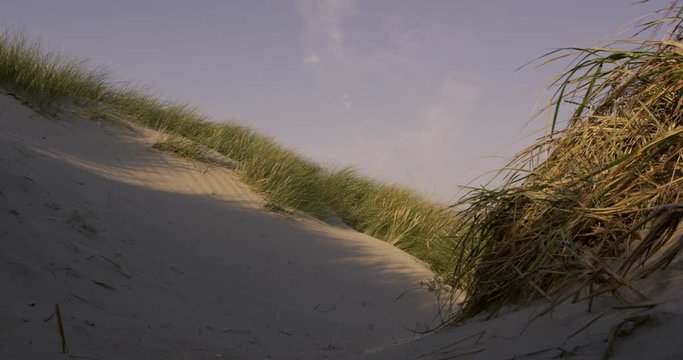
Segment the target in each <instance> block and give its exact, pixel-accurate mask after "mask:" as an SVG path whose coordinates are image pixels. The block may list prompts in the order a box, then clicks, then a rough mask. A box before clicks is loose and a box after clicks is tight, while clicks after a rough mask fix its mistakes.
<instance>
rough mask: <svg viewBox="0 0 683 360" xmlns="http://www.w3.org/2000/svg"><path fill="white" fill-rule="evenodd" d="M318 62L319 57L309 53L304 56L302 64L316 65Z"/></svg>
mask: <svg viewBox="0 0 683 360" xmlns="http://www.w3.org/2000/svg"><path fill="white" fill-rule="evenodd" d="M319 62H320V56H318V55H317V54H315V53H310V54H308V55H306V56H304V63H306V64H317V63H319Z"/></svg>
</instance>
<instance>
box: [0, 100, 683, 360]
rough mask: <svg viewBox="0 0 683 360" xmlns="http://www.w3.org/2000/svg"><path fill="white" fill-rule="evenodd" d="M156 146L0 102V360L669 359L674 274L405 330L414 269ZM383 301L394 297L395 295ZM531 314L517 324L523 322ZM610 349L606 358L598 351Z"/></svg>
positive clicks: (127, 131)
mask: <svg viewBox="0 0 683 360" xmlns="http://www.w3.org/2000/svg"><path fill="white" fill-rule="evenodd" d="M162 138H163V137H162V135H160V134H158V133H155V132H153V131H150V130H145V129H142V128H138V127H130V126H128V127H126V126H121V124H117V123H98V122H93V121H88V120H84V119H82V118H79V117H78V116H76V115H74V114H70V113H69V112H64V113H63V114H61V115H60V116H59V117H58V119H48V118H46V117H44V116H41V115H39V114H37V113H35V112H34V111H32V110H31V109H29V108H27V107H26V106H24V105H22V104H21V103H20V102H19V101H17V100H16V99H14V98H12V97H10V96H7V95H0V239H1V240H2V242H1V243H2V249H1V250H0V276H1V277H0V359H63V358H65V357H64V356H63V355H61V354H60V348H59V335H58V331H57V325H56V322H55V318H54V317H53V316H52V313H53V309H54V305H55V303H59V304H60V306H61V308H62V311H63V312H64V318H65V323H66V329H65V330H66V336H67V340H68V345H69V347H70V349H71V353H72V356H69V357H66V358H72V359H221V358H223V359H326V358H329V359H365V358H369V359H430V360H436V359H444V360H445V359H560V358H570V359H603V358H605V354H609V355H610V356H609V357H608V358H611V359H683V341H680V338H681V337H680V334H681V331H683V286H682V284H683V263H682V262H681V261H680V260H679V261H677V262H675V263H673V264H672V265H671V266H670V267H669V269H668V270H667V271H666V272H659V273H657V274H655V275H654V276H653V277H652V278H649V279H646V280H644V281H641V282H640V284H638V286H639V287H640V289H641V290H642V291H643V292H644V293H645V294H646V295H647V296H648V298H647V299H645V300H639V301H637V302H636V303H634V305H636V306H635V307H630V308H623V307H622V308H619V306H621V305H622V304H619V303H617V302H616V301H615V300H614V299H613V298H611V297H608V296H605V297H603V298H600V299H598V301H596V302H595V303H594V304H593V309H592V312H588V311H587V306H586V305H587V304H586V303H580V304H562V305H560V306H558V307H557V308H556V309H555V310H554V311H553V312H551V313H550V314H549V315H546V316H543V317H540V318H535V315H537V314H538V313H539V312H541V311H543V310H544V309H546V306H547V304H544V303H542V302H539V303H538V304H533V305H531V306H525V307H522V308H513V307H511V308H509V309H505V310H503V311H501V312H500V313H499V314H497V316H496V317H492V318H491V319H487V317H486V316H487V315H486V314H485V315H482V316H480V317H478V318H475V319H471V320H469V321H467V322H466V323H464V324H462V325H461V326H458V327H455V328H450V329H447V330H445V331H442V332H439V333H433V334H429V335H427V336H422V337H417V336H415V335H414V334H413V333H411V332H410V331H409V329H410V328H413V327H414V326H415V325H416V324H418V323H428V322H430V321H432V319H433V317H434V315H435V313H436V308H437V304H436V302H435V300H434V297H433V296H432V295H431V294H429V293H427V292H426V291H425V290H423V289H421V288H420V287H419V285H418V284H419V282H420V281H421V280H427V279H429V278H430V277H431V273H430V272H429V271H428V270H427V269H426V268H425V267H424V266H423V265H422V264H420V263H419V262H417V261H416V260H415V259H413V258H412V257H410V256H408V255H406V254H405V253H403V252H401V251H399V250H397V249H395V248H393V247H392V246H390V245H387V244H385V243H383V242H381V241H379V240H376V239H373V238H371V237H368V236H365V235H362V234H358V233H356V232H354V231H352V230H350V229H345V228H343V227H334V226H330V225H326V224H322V223H320V222H317V221H314V220H310V219H304V218H300V217H295V216H285V215H281V214H276V213H269V212H266V211H264V210H263V209H262V207H261V204H262V203H263V199H261V198H260V197H259V196H258V195H257V194H254V193H253V192H252V191H251V190H249V188H248V187H247V186H245V185H244V184H242V183H241V182H240V181H239V180H237V178H236V177H235V174H234V173H233V172H232V171H231V170H229V169H226V168H221V167H210V166H206V165H203V164H197V163H193V162H189V161H186V160H183V159H179V158H177V157H175V156H174V155H171V154H168V153H163V152H159V151H157V150H154V149H152V145H153V144H154V143H155V142H156V141H159V140H161V139H162ZM397 298H398V300H397ZM532 319H533V321H531V320H532ZM608 349H611V350H608Z"/></svg>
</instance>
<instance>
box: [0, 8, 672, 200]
mask: <svg viewBox="0 0 683 360" xmlns="http://www.w3.org/2000/svg"><path fill="white" fill-rule="evenodd" d="M634 2H635V1H633V0H516V1H512V0H459V1H456V0H452V1H446V0H419V1H418V0H413V1H408V0H395V1H390V0H365V1H364V0H319V1H314V0H301V1H299V0H293V1H290V0H243V1H189V0H187V1H180V0H136V1H127V0H119V1H97V0H62V1H54V0H16V1H4V2H3V3H2V4H0V24H3V25H5V26H8V27H10V28H11V29H17V28H19V29H23V30H24V31H25V32H26V33H27V34H29V35H31V36H37V37H40V38H41V39H42V41H43V42H44V43H45V44H46V45H47V46H49V47H50V48H51V49H59V50H62V51H65V52H68V53H70V54H74V55H78V56H81V57H85V58H88V59H90V60H91V62H92V64H93V65H98V64H105V65H107V66H108V67H109V68H110V69H112V70H113V71H114V72H115V75H116V77H117V78H120V79H130V80H133V81H135V82H138V83H144V84H149V85H150V86H151V87H152V89H154V91H155V92H156V93H158V94H161V95H163V96H164V97H166V98H168V99H174V100H179V101H182V102H189V103H191V104H193V105H195V106H197V107H199V108H200V109H201V110H202V111H203V112H205V113H207V114H209V115H210V116H212V117H213V118H215V119H218V120H223V119H232V118H234V119H237V120H239V121H241V122H242V123H244V124H247V125H250V126H252V127H254V128H256V129H258V130H260V131H261V132H263V133H265V134H268V135H270V136H272V137H274V138H276V139H277V140H278V141H280V142H281V143H283V144H284V145H286V146H288V147H290V148H294V149H296V150H298V151H299V152H301V153H303V154H304V155H306V156H307V157H309V158H311V159H313V160H316V161H319V162H321V163H324V164H329V165H338V166H345V165H354V166H357V167H358V168H359V169H360V170H361V171H362V172H363V173H366V174H369V175H372V176H375V177H378V178H381V179H383V180H387V181H390V182H396V183H401V184H407V185H409V186H412V187H414V188H416V189H417V190H419V191H420V192H422V193H423V194H426V195H428V196H432V197H434V198H436V199H440V200H445V201H448V200H449V199H451V198H452V197H453V196H454V195H455V194H456V193H457V191H458V185H463V184H466V183H467V182H469V181H470V180H472V179H473V178H474V177H476V176H477V175H480V174H481V173H484V172H486V171H490V170H494V169H496V168H497V167H499V166H501V165H503V164H504V163H505V160H504V158H505V157H509V156H511V155H512V154H513V153H514V152H516V151H517V150H519V149H520V148H522V147H523V145H524V144H527V143H529V141H530V140H529V139H530V138H528V137H527V139H526V140H523V141H521V142H520V141H519V140H520V139H522V138H523V137H524V136H525V135H528V134H530V133H531V132H532V130H535V129H538V128H539V127H542V126H543V120H540V121H536V122H533V123H531V124H530V125H529V126H527V127H526V128H524V125H525V124H526V123H527V120H528V119H529V115H530V114H531V113H532V110H533V109H534V107H535V105H536V102H537V99H538V96H539V95H540V94H541V93H542V90H543V88H544V84H546V83H547V82H548V80H549V79H550V78H551V76H552V75H553V74H554V73H556V72H557V71H558V70H560V69H561V68H559V67H557V66H550V67H547V68H542V69H534V68H533V67H528V68H525V69H523V70H520V71H517V72H515V69H516V68H518V67H519V66H520V65H522V64H524V63H525V62H527V61H528V60H531V59H533V58H535V57H537V56H539V55H541V54H543V53H545V52H547V51H548V50H551V49H553V48H556V47H563V46H574V45H587V44H590V43H592V42H593V41H594V40H597V39H600V38H603V39H604V38H615V37H618V33H619V31H620V30H624V29H626V28H627V27H628V25H629V24H630V22H631V21H632V20H634V19H635V18H637V17H639V16H641V15H645V14H649V13H651V12H652V11H654V10H656V9H659V8H661V7H664V6H665V5H667V4H668V1H667V0H653V1H651V2H649V3H646V4H632V3H634Z"/></svg>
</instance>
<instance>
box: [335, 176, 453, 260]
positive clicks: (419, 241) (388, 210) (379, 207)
mask: <svg viewBox="0 0 683 360" xmlns="http://www.w3.org/2000/svg"><path fill="white" fill-rule="evenodd" d="M322 189H323V191H324V196H325V197H324V198H325V202H326V203H327V204H328V205H329V206H330V207H331V209H332V210H333V211H334V212H335V213H336V214H338V215H339V216H340V217H341V218H342V220H343V221H344V222H345V223H346V224H348V225H350V226H351V227H353V228H354V229H357V230H359V231H362V232H365V233H367V234H369V235H371V236H374V237H376V238H379V239H384V240H385V241H387V242H389V243H391V244H392V245H394V246H396V247H398V248H399V249H402V250H404V251H406V252H408V253H410V254H413V255H414V256H415V257H417V258H419V259H421V260H424V261H426V262H427V263H429V264H430V265H431V266H432V268H433V269H434V270H435V272H436V273H438V274H441V273H445V272H447V271H449V269H450V267H451V264H450V258H451V256H450V255H451V254H452V252H453V246H454V242H453V239H452V234H453V231H454V228H455V214H454V212H453V211H451V210H450V209H448V208H447V207H445V206H439V205H438V204H435V203H434V202H433V201H431V200H427V199H425V198H423V197H421V196H419V195H417V194H415V193H414V192H413V191H411V190H410V189H407V188H403V187H401V186H396V185H388V184H384V183H382V182H379V181H377V180H374V179H371V178H368V177H365V176H362V175H360V174H358V173H357V172H356V171H355V170H354V169H352V168H345V169H341V170H338V171H330V172H328V174H327V175H326V176H325V177H324V178H323V186H322Z"/></svg>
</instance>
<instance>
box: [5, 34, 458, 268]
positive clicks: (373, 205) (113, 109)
mask: <svg viewBox="0 0 683 360" xmlns="http://www.w3.org/2000/svg"><path fill="white" fill-rule="evenodd" d="M110 77H111V76H110V75H109V73H108V72H107V71H106V70H105V69H104V68H95V69H94V70H93V69H90V68H89V67H88V66H87V63H86V62H85V61H82V60H78V59H73V58H69V57H67V56H64V55H62V54H59V53H49V52H46V51H45V50H43V49H42V47H41V46H40V44H39V43H38V42H35V41H29V40H27V39H26V37H25V36H22V35H21V34H18V33H12V32H9V31H5V32H4V33H3V34H2V35H0V87H2V88H4V89H5V90H7V91H10V92H13V93H15V94H16V95H17V96H19V97H21V98H23V99H25V100H26V101H28V102H29V103H30V104H31V105H33V106H35V107H37V108H38V109H39V110H40V111H43V112H45V113H54V112H56V111H58V110H59V108H60V106H62V104H64V102H65V101H72V102H76V103H79V104H80V105H81V106H84V107H85V108H86V109H87V110H86V113H88V112H89V113H90V114H91V115H92V116H93V117H96V116H100V115H106V114H115V115H116V116H117V117H119V118H123V119H127V120H130V121H134V122H136V123H139V124H142V125H145V126H148V127H150V128H152V129H155V130H159V131H162V132H165V133H168V134H170V135H172V136H177V137H182V138H184V139H187V140H189V141H192V142H196V143H197V144H199V145H200V146H202V147H206V148H208V149H211V150H214V151H217V152H219V153H221V154H223V155H226V156H228V157H229V158H231V159H232V160H235V161H236V162H238V164H239V165H238V172H239V174H240V176H241V178H242V179H243V180H244V181H245V182H246V183H247V184H249V185H251V186H252V187H253V188H255V189H256V190H257V191H259V192H261V193H262V194H264V195H265V196H266V198H267V200H268V204H269V205H270V206H271V207H273V208H292V209H296V210H298V211H302V212H304V213H307V214H309V215H312V216H314V217H317V218H320V219H323V220H325V219H326V218H327V217H328V216H329V214H330V212H334V213H336V214H338V215H339V216H341V218H342V219H343V220H344V221H345V222H346V223H348V224H349V225H351V226H352V227H354V228H355V229H357V230H359V231H362V232H365V233H367V234H369V235H372V236H374V237H377V238H379V239H381V240H385V241H389V242H390V243H392V244H394V245H395V246H397V247H399V248H401V249H403V250H405V251H406V252H408V253H410V254H412V255H414V256H416V257H417V258H419V259H421V260H423V261H425V262H426V263H427V264H429V265H430V266H432V268H433V269H434V270H435V271H437V272H440V271H446V270H447V268H448V266H446V265H445V262H446V260H445V259H446V257H445V256H444V254H445V253H446V251H447V250H448V249H450V248H451V246H450V245H449V243H450V242H451V239H450V235H451V229H452V228H453V226H454V220H453V217H452V213H451V212H450V211H449V210H448V209H447V208H446V207H445V206H443V205H441V204H437V203H435V202H432V201H430V200H427V199H426V198H423V197H422V196H419V195H417V194H416V193H414V192H413V191H411V190H408V189H404V188H401V187H398V186H393V185H387V184H383V183H381V182H379V181H376V180H373V179H371V178H367V177H363V176H359V175H357V174H355V173H354V172H352V171H349V170H341V171H333V170H329V169H324V168H322V167H321V166H319V165H317V164H315V163H314V162H312V161H310V160H308V159H306V158H305V157H303V156H301V155H300V154H298V153H296V152H294V151H292V150H290V149H287V148H285V147H283V146H282V145H280V144H278V143H277V142H275V141H274V140H273V139H271V138H269V137H266V136H263V135H261V134H258V133H256V132H255V131H253V130H252V129H250V128H248V127H246V126H243V125H241V124H238V123H235V122H224V123H218V122H211V121H209V120H210V119H208V118H207V117H206V116H204V115H203V114H201V112H199V111H198V110H197V109H195V108H192V107H190V106H187V105H184V104H176V103H170V102H167V101H164V100H162V99H159V98H157V97H154V96H152V95H150V94H149V93H148V92H146V91H143V90H140V89H138V88H136V87H134V86H130V85H126V84H120V83H116V82H114V81H112V80H111V79H110ZM166 145H167V146H170V147H171V148H173V149H175V150H177V151H190V152H189V153H187V154H186V155H187V156H201V153H200V152H196V151H191V150H192V149H189V150H188V149H185V150H182V149H178V147H177V145H178V144H175V145H173V144H170V143H169V144H166ZM159 146H163V145H159ZM194 150H197V149H194Z"/></svg>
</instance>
